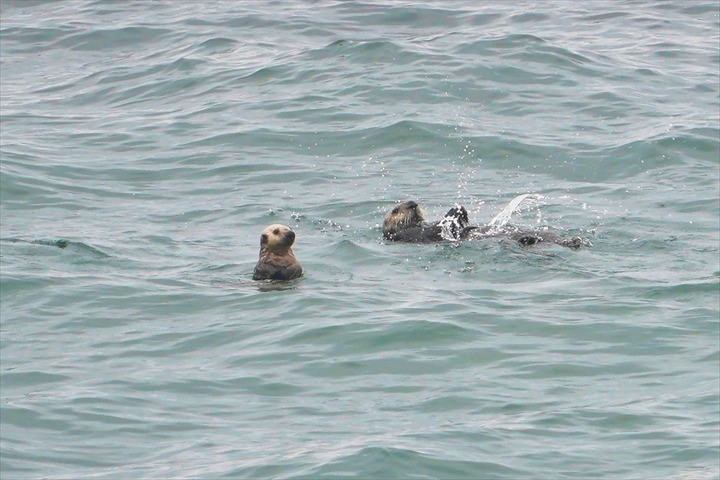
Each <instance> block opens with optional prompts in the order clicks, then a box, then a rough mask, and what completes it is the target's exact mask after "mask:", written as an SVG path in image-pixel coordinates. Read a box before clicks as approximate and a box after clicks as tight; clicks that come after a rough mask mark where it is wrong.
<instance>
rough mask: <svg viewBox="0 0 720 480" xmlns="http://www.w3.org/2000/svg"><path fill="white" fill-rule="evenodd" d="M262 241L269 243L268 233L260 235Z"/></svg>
mask: <svg viewBox="0 0 720 480" xmlns="http://www.w3.org/2000/svg"><path fill="white" fill-rule="evenodd" d="M260 243H261V244H263V243H267V235H265V234H264V233H263V234H262V235H260Z"/></svg>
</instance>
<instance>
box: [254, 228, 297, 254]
mask: <svg viewBox="0 0 720 480" xmlns="http://www.w3.org/2000/svg"><path fill="white" fill-rule="evenodd" d="M294 242H295V232H293V231H292V230H291V229H290V227H286V226H285V225H279V224H274V225H270V226H268V227H265V230H263V232H262V235H260V256H261V257H262V256H263V255H267V254H268V253H272V254H275V255H280V256H282V255H286V254H287V253H290V255H292V250H291V249H290V247H292V244H293V243H294Z"/></svg>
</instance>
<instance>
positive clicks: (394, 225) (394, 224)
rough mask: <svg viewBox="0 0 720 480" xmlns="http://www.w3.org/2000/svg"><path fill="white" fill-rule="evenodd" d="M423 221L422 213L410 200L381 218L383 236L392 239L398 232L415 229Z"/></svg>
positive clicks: (398, 205) (399, 204)
mask: <svg viewBox="0 0 720 480" xmlns="http://www.w3.org/2000/svg"><path fill="white" fill-rule="evenodd" d="M424 221H425V217H423V212H422V210H421V209H420V207H419V206H418V204H417V203H415V202H414V201H412V200H408V201H406V202H402V203H398V204H397V205H395V207H393V209H392V210H390V211H389V212H387V213H386V214H385V216H384V217H383V226H382V231H383V236H384V237H385V238H392V237H393V236H394V235H395V234H396V233H397V232H399V231H400V230H404V229H406V228H412V227H417V226H419V225H421V224H422V223H423V222H424Z"/></svg>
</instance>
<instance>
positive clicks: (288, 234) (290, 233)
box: [285, 230, 295, 242]
mask: <svg viewBox="0 0 720 480" xmlns="http://www.w3.org/2000/svg"><path fill="white" fill-rule="evenodd" d="M285 238H287V239H288V240H290V241H291V242H294V241H295V232H293V231H292V230H288V231H287V232H285Z"/></svg>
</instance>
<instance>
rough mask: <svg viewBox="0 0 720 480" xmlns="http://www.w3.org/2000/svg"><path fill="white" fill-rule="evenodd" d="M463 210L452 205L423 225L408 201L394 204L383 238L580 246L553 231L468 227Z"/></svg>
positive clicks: (579, 241)
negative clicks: (500, 239)
mask: <svg viewBox="0 0 720 480" xmlns="http://www.w3.org/2000/svg"><path fill="white" fill-rule="evenodd" d="M469 223H470V220H469V218H468V213H467V210H465V207H463V206H461V205H455V206H454V207H453V208H451V209H450V210H449V211H448V212H447V213H446V214H445V217H444V218H443V219H442V220H440V221H439V222H435V223H427V222H426V221H425V218H424V217H423V213H422V210H421V209H420V207H419V206H418V204H417V203H416V202H414V201H412V200H408V201H406V202H402V203H399V204H397V205H396V206H395V207H394V208H393V209H392V210H390V211H389V212H387V213H386V214H385V216H384V217H383V227H382V231H383V237H385V239H386V240H391V241H396V242H412V243H427V242H439V241H442V240H464V239H466V238H468V237H469V236H470V234H474V235H477V236H479V237H495V236H499V235H504V236H509V237H510V238H512V239H513V240H515V241H516V242H518V243H519V244H520V245H522V246H524V247H528V246H531V245H535V244H538V243H541V242H552V243H556V244H558V245H562V246H564V247H568V248H572V249H577V248H580V246H582V245H583V241H582V239H581V238H580V237H569V238H564V237H561V236H560V235H558V234H557V233H554V232H534V231H530V232H529V231H523V230H518V229H516V228H514V227H505V228H503V229H502V230H498V229H497V228H495V227H493V226H491V225H483V226H474V225H469Z"/></svg>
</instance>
